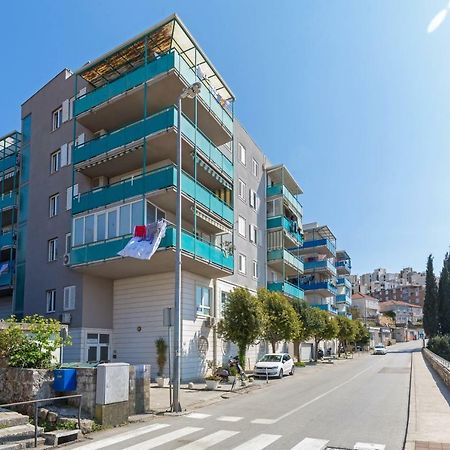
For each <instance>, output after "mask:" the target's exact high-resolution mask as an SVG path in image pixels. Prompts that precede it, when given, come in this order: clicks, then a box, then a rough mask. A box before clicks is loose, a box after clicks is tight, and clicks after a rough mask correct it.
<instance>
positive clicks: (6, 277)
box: [0, 261, 14, 287]
mask: <svg viewBox="0 0 450 450" xmlns="http://www.w3.org/2000/svg"><path fill="white" fill-rule="evenodd" d="M1 264H3V263H0V265H1ZM11 265H12V267H14V261H12V262H11ZM12 281H13V274H12V270H11V268H10V270H9V272H7V273H2V274H1V275H0V286H1V287H5V286H12Z"/></svg>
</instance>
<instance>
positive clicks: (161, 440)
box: [127, 427, 203, 450]
mask: <svg viewBox="0 0 450 450" xmlns="http://www.w3.org/2000/svg"><path fill="white" fill-rule="evenodd" d="M201 430H203V428H196V427H184V428H181V429H179V430H175V431H172V432H170V433H167V434H163V435H161V436H158V437H155V438H153V439H149V440H147V441H144V442H140V443H139V444H136V445H132V446H131V447H127V450H151V449H153V448H155V447H158V446H159V445H164V444H167V443H168V442H171V441H175V440H176V439H179V438H182V437H184V436H187V435H188V434H192V433H195V432H196V431H201Z"/></svg>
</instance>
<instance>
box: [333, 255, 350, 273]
mask: <svg viewBox="0 0 450 450" xmlns="http://www.w3.org/2000/svg"><path fill="white" fill-rule="evenodd" d="M336 270H337V273H338V274H339V275H350V273H351V270H352V263H351V261H350V260H349V259H344V260H341V261H336Z"/></svg>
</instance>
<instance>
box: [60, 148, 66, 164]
mask: <svg viewBox="0 0 450 450" xmlns="http://www.w3.org/2000/svg"><path fill="white" fill-rule="evenodd" d="M64 166H67V144H63V145H61V167H64Z"/></svg>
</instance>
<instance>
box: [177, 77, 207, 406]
mask: <svg viewBox="0 0 450 450" xmlns="http://www.w3.org/2000/svg"><path fill="white" fill-rule="evenodd" d="M201 87H202V85H201V83H200V82H196V83H194V84H192V85H191V86H188V87H187V88H185V89H184V90H183V92H182V93H181V94H180V96H179V97H178V100H177V108H178V115H177V203H176V220H175V225H176V230H175V232H176V249H175V308H174V346H175V349H174V350H175V351H174V362H173V378H174V383H173V403H172V406H171V409H172V411H173V412H181V405H180V381H181V328H182V327H181V169H182V151H181V100H183V99H184V98H195V97H196V96H197V95H198V94H199V93H200V90H201Z"/></svg>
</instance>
